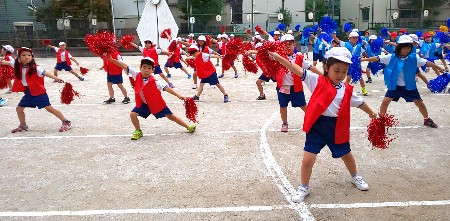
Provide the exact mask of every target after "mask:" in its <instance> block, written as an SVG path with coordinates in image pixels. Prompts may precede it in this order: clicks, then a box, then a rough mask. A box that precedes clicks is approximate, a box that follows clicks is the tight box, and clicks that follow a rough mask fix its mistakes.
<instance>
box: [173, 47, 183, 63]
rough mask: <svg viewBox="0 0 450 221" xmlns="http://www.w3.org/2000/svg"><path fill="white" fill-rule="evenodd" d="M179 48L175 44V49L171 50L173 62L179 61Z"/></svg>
mask: <svg viewBox="0 0 450 221" xmlns="http://www.w3.org/2000/svg"><path fill="white" fill-rule="evenodd" d="M180 50H181V48H180V47H178V46H177V49H175V51H174V52H173V55H172V58H173V62H175V63H178V62H180V58H181V55H180Z"/></svg>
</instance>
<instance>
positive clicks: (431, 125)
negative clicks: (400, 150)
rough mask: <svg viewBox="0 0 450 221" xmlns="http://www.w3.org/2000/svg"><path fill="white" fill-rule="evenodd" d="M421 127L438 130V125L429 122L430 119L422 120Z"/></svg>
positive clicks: (431, 121)
mask: <svg viewBox="0 0 450 221" xmlns="http://www.w3.org/2000/svg"><path fill="white" fill-rule="evenodd" d="M423 125H425V126H427V127H431V128H438V125H437V124H435V123H434V121H433V120H431V118H428V119H424V120H423Z"/></svg>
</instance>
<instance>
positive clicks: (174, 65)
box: [165, 62, 183, 69]
mask: <svg viewBox="0 0 450 221" xmlns="http://www.w3.org/2000/svg"><path fill="white" fill-rule="evenodd" d="M165 66H166V67H168V68H177V69H178V68H183V65H181V62H174V63H173V64H172V65H170V64H169V62H166V64H165Z"/></svg>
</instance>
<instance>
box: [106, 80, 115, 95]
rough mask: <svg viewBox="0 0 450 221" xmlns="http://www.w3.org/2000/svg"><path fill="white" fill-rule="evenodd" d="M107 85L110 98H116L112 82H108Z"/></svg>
mask: <svg viewBox="0 0 450 221" xmlns="http://www.w3.org/2000/svg"><path fill="white" fill-rule="evenodd" d="M107 85H108V94H109V97H110V98H114V89H113V87H112V85H113V84H112V82H108V83H107Z"/></svg>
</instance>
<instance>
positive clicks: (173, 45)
mask: <svg viewBox="0 0 450 221" xmlns="http://www.w3.org/2000/svg"><path fill="white" fill-rule="evenodd" d="M167 50H168V51H170V52H174V51H175V50H177V41H175V40H174V41H172V42H170V45H169V47H167Z"/></svg>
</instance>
